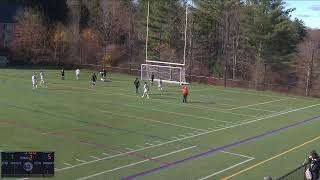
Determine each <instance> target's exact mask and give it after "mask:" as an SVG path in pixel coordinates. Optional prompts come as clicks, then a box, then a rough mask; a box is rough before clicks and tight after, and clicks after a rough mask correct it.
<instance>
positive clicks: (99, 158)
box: [89, 156, 100, 159]
mask: <svg viewBox="0 0 320 180" xmlns="http://www.w3.org/2000/svg"><path fill="white" fill-rule="evenodd" d="M89 157H91V158H93V159H100V158H98V157H95V156H89Z"/></svg>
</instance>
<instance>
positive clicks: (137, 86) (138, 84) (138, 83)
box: [133, 78, 140, 94]
mask: <svg viewBox="0 0 320 180" xmlns="http://www.w3.org/2000/svg"><path fill="white" fill-rule="evenodd" d="M133 84H134V86H135V87H136V93H137V94H138V93H139V86H140V81H139V79H138V78H136V80H135V81H134V82H133Z"/></svg>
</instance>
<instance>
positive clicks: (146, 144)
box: [146, 143, 154, 146]
mask: <svg viewBox="0 0 320 180" xmlns="http://www.w3.org/2000/svg"><path fill="white" fill-rule="evenodd" d="M146 145H149V146H154V144H151V143H146Z"/></svg>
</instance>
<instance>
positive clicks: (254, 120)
mask: <svg viewBox="0 0 320 180" xmlns="http://www.w3.org/2000/svg"><path fill="white" fill-rule="evenodd" d="M319 105H320V104H313V105H310V106H305V107H302V108H297V109H292V110H290V111H284V112H279V113H275V114H271V115H269V116H263V117H261V118H255V119H249V120H248V121H246V122H243V123H239V124H235V125H232V126H228V127H225V128H220V129H215V130H212V131H208V132H204V133H201V134H195V135H193V136H189V137H185V138H181V139H175V140H171V141H166V142H164V143H161V144H156V145H154V146H148V147H145V148H143V149H138V150H135V151H131V152H126V153H120V154H117V155H113V156H109V157H105V158H101V159H98V160H93V161H89V162H84V163H81V164H77V165H73V166H70V167H65V168H61V169H59V170H57V172H59V171H63V170H67V169H71V168H75V167H79V166H83V165H86V164H92V163H95V162H98V161H102V160H106V159H111V158H115V157H119V156H123V155H127V154H129V153H134V152H138V151H142V150H146V149H151V148H154V147H159V146H163V145H166V144H171V143H174V142H178V141H182V140H186V139H191V138H194V137H198V136H202V135H206V134H210V133H213V132H218V131H222V130H226V129H231V128H235V127H239V126H243V125H246V124H251V123H255V122H258V121H262V120H264V119H269V118H272V117H277V116H281V115H284V114H288V113H291V112H296V111H300V110H304V109H308V108H312V107H315V106H319Z"/></svg>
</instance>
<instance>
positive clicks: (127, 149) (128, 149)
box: [126, 148, 134, 151]
mask: <svg viewBox="0 0 320 180" xmlns="http://www.w3.org/2000/svg"><path fill="white" fill-rule="evenodd" d="M126 149H127V150H129V151H134V149H131V148H126Z"/></svg>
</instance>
